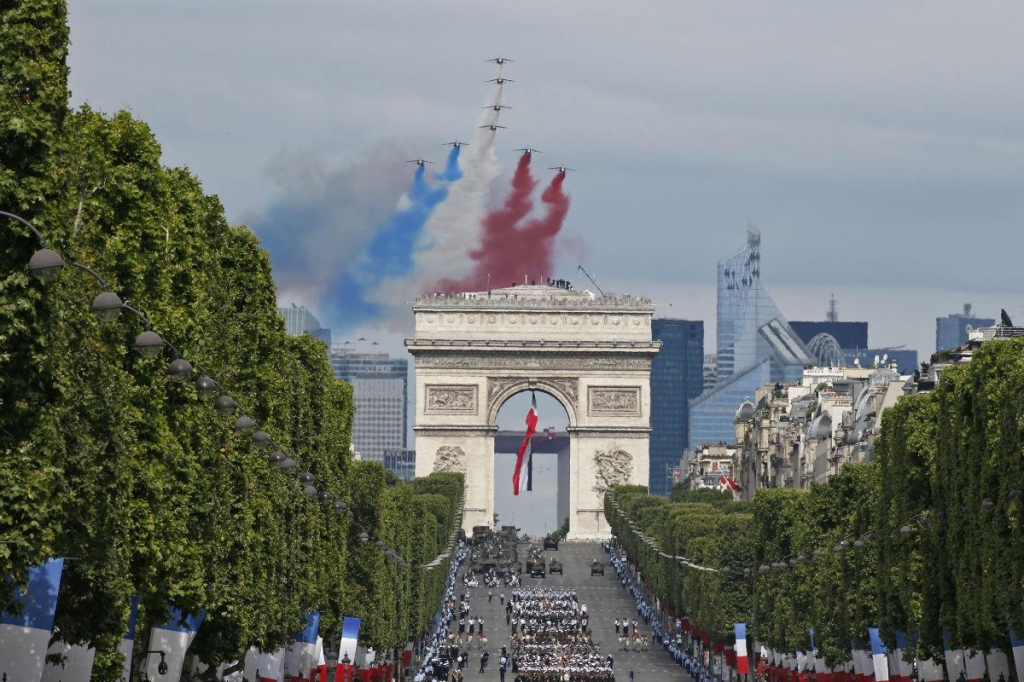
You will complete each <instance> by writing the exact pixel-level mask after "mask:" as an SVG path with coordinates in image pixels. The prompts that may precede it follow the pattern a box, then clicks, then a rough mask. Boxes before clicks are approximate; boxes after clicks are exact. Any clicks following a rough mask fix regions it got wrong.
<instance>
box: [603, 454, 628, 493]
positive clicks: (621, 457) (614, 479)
mask: <svg viewBox="0 0 1024 682" xmlns="http://www.w3.org/2000/svg"><path fill="white" fill-rule="evenodd" d="M594 465H595V467H596V471H595V472H594V492H596V493H598V494H599V495H603V494H604V493H605V491H606V490H608V489H609V488H611V487H612V486H614V485H621V484H623V483H628V482H629V480H630V479H631V478H632V477H633V455H631V454H629V453H628V452H626V451H625V450H622V449H620V448H617V447H614V446H613V447H611V448H609V449H608V450H597V451H596V452H595V453H594Z"/></svg>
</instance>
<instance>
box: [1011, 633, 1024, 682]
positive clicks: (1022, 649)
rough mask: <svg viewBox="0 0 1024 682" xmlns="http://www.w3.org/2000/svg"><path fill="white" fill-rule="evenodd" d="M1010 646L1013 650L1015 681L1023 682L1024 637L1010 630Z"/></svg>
mask: <svg viewBox="0 0 1024 682" xmlns="http://www.w3.org/2000/svg"><path fill="white" fill-rule="evenodd" d="M1010 646H1011V647H1012V648H1013V665H1014V666H1015V667H1016V668H1017V679H1018V680H1024V637H1022V636H1019V635H1018V634H1017V633H1016V632H1014V631H1013V630H1010Z"/></svg>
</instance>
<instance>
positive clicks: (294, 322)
mask: <svg viewBox="0 0 1024 682" xmlns="http://www.w3.org/2000/svg"><path fill="white" fill-rule="evenodd" d="M277 312H278V314H279V315H281V317H283V318H284V330H285V331H286V332H287V333H288V334H290V335H291V336H302V335H303V334H304V333H305V334H309V335H310V336H312V337H313V338H314V339H320V340H321V341H323V342H324V343H326V344H327V347H328V348H330V347H331V330H330V329H324V328H323V327H321V326H320V321H319V320H317V319H316V317H314V316H313V313H311V312H309V309H308V308H306V307H305V306H301V305H295V304H294V303H292V304H291V305H290V306H285V307H284V308H278V309H277Z"/></svg>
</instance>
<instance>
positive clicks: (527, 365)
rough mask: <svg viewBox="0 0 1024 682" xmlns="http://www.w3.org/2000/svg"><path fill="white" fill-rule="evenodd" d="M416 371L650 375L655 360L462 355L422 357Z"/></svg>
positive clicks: (638, 357)
mask: <svg viewBox="0 0 1024 682" xmlns="http://www.w3.org/2000/svg"><path fill="white" fill-rule="evenodd" d="M416 368H417V369H420V368H424V369H475V370H484V371H486V370H495V369H520V370H567V371H591V370H608V371H636V370H640V371H649V370H650V369H651V360H650V358H648V357H642V356H635V355H619V356H615V355H550V356H549V355H538V354H527V353H523V354H522V355H512V354H510V355H494V354H491V353H472V352H462V353H459V354H450V353H438V354H436V355H434V354H431V353H421V354H420V355H419V356H418V357H417V358H416Z"/></svg>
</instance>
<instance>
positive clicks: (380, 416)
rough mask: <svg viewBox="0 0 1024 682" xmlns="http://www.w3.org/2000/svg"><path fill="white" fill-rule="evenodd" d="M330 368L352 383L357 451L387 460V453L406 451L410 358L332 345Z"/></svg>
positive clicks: (379, 459)
mask: <svg viewBox="0 0 1024 682" xmlns="http://www.w3.org/2000/svg"><path fill="white" fill-rule="evenodd" d="M331 367H332V369H333V370H334V376H335V377H336V378H338V379H343V380H345V381H347V382H348V383H350V384H352V394H353V399H354V402H355V408H356V413H355V417H353V420H352V445H353V446H354V447H355V450H356V452H357V453H359V454H360V455H361V456H362V457H363V459H367V460H376V461H380V462H385V461H386V460H385V453H388V452H391V453H392V454H393V452H394V451H397V450H405V449H406V430H407V428H408V416H407V414H406V405H407V404H408V402H409V379H408V374H409V361H408V360H404V359H396V358H392V357H389V356H388V354H387V353H355V352H353V351H349V350H347V349H344V348H332V349H331ZM396 473H400V472H397V471H396Z"/></svg>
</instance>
